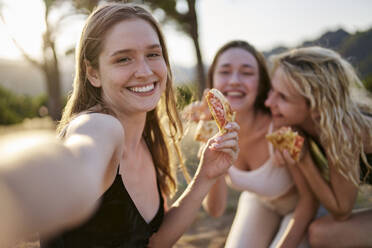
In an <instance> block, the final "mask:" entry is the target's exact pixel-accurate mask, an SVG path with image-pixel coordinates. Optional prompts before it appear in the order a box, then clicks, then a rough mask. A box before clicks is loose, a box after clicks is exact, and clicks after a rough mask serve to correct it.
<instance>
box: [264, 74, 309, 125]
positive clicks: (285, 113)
mask: <svg viewBox="0 0 372 248" xmlns="http://www.w3.org/2000/svg"><path fill="white" fill-rule="evenodd" d="M265 105H266V107H268V108H270V110H271V113H272V117H273V121H274V125H275V127H281V126H302V125H303V124H306V123H309V121H311V115H310V107H309V105H308V103H307V101H306V99H305V98H304V97H303V96H302V95H300V94H299V93H298V92H297V91H296V90H295V89H294V88H293V87H292V86H291V85H290V83H289V82H288V80H287V78H286V77H285V75H284V73H283V71H282V69H281V68H280V67H279V68H278V69H276V71H275V73H274V76H273V78H272V80H271V90H270V93H269V95H268V98H267V99H266V101H265Z"/></svg>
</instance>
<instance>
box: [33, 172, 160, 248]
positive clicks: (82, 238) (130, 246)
mask: <svg viewBox="0 0 372 248" xmlns="http://www.w3.org/2000/svg"><path fill="white" fill-rule="evenodd" d="M158 192H159V199H160V203H159V207H158V211H157V213H156V215H155V217H154V218H153V219H152V220H151V221H150V222H149V223H147V222H146V221H145V219H144V218H143V217H142V215H141V213H140V212H139V211H138V209H137V207H136V205H135V204H134V202H133V200H132V198H131V197H130V195H129V193H128V192H127V190H126V188H125V185H124V183H123V180H122V178H121V175H120V174H119V173H117V175H116V178H115V180H114V182H113V184H112V185H111V186H110V188H109V189H108V190H107V191H106V192H105V193H104V194H103V195H102V197H101V198H100V204H99V207H98V209H97V211H96V213H95V214H94V215H93V216H92V217H91V218H90V219H89V220H88V221H86V222H85V223H83V224H82V225H80V226H78V227H75V228H73V229H70V230H67V231H66V232H64V233H62V234H60V235H58V236H57V237H55V238H53V239H52V240H49V241H47V242H45V241H43V240H41V241H40V247H41V248H82V247H84V248H97V247H105V248H114V247H115V248H119V247H120V248H135V247H136V248H137V247H147V244H148V242H149V238H150V237H151V235H152V234H153V233H155V232H156V231H157V230H158V229H159V227H160V225H161V223H162V221H163V217H164V200H163V197H162V194H161V193H160V187H159V184H158Z"/></svg>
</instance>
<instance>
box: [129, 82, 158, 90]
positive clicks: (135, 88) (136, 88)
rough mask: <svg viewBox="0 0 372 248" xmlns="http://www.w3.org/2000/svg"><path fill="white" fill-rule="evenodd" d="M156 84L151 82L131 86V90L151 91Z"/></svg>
mask: <svg viewBox="0 0 372 248" xmlns="http://www.w3.org/2000/svg"><path fill="white" fill-rule="evenodd" d="M154 87H155V86H154V84H149V85H146V86H143V87H130V88H129V90H131V91H133V92H150V91H152V90H153V89H154Z"/></svg>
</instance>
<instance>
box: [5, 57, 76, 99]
mask: <svg viewBox="0 0 372 248" xmlns="http://www.w3.org/2000/svg"><path fill="white" fill-rule="evenodd" d="M61 68H62V91H63V92H64V93H67V92H68V91H70V90H71V88H72V79H73V63H72V62H69V61H66V62H65V63H62V64H61ZM0 85H1V86H4V87H5V88H7V89H9V90H11V91H12V92H14V93H17V94H24V95H30V96H37V95H40V94H43V93H45V92H46V90H45V83H44V78H43V74H42V73H41V72H40V71H39V70H38V69H36V68H35V67H33V66H31V65H30V64H29V63H27V62H25V61H22V60H21V61H16V60H6V59H0Z"/></svg>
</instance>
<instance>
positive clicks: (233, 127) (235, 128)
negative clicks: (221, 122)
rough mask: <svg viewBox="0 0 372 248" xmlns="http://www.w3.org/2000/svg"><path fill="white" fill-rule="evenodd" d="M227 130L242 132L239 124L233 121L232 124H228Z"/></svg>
mask: <svg viewBox="0 0 372 248" xmlns="http://www.w3.org/2000/svg"><path fill="white" fill-rule="evenodd" d="M225 129H226V130H227V131H228V132H232V131H239V130H240V126H239V125H238V123H236V122H234V121H231V122H229V123H227V124H226V126H225Z"/></svg>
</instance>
